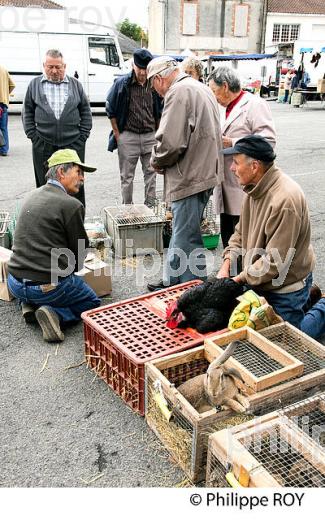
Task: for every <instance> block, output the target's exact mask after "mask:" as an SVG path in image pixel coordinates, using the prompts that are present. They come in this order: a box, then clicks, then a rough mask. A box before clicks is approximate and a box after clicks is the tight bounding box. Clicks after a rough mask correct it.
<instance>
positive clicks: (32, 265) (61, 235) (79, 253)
mask: <svg viewBox="0 0 325 520" xmlns="http://www.w3.org/2000/svg"><path fill="white" fill-rule="evenodd" d="M48 167H49V169H48V172H47V174H46V179H47V183H46V184H45V185H44V186H41V187H40V188H37V189H35V190H33V191H32V192H31V193H30V194H29V195H27V197H26V199H25V200H24V202H23V205H22V207H21V210H20V214H19V217H18V222H17V227H16V230H15V237H14V244H13V253H12V256H11V258H10V261H9V265H8V271H9V276H8V286H9V289H10V291H11V293H12V294H13V295H14V296H15V297H16V298H18V299H19V300H20V301H21V302H22V304H29V305H32V306H33V307H32V308H31V309H30V312H29V313H28V314H27V313H26V315H25V319H26V321H32V319H33V318H34V319H36V321H37V322H38V324H39V325H40V327H41V329H42V332H43V339H44V340H45V341H50V342H51V341H63V339H64V334H63V332H62V330H61V325H65V324H67V323H69V322H70V323H71V322H75V321H77V320H79V319H80V315H81V313H82V312H84V311H86V310H89V309H92V308H95V307H98V306H99V305H100V300H99V299H98V298H97V296H96V294H95V293H94V291H93V290H92V289H91V288H90V287H89V286H88V285H87V284H86V283H85V282H84V281H83V280H82V279H81V278H80V277H79V276H76V275H75V274H74V272H75V271H78V270H79V269H81V268H82V266H83V261H84V258H85V255H86V249H87V247H88V238H87V234H86V231H85V228H84V224H83V221H84V216H85V210H84V207H83V205H82V203H81V202H80V201H79V200H77V199H76V198H75V197H72V196H71V195H75V194H76V193H78V191H79V190H80V187H81V186H82V184H83V181H84V172H94V171H95V170H96V168H93V167H91V166H86V165H85V164H83V163H82V162H81V160H80V159H79V156H78V154H77V153H76V152H75V151H74V150H70V149H65V150H58V151H57V152H55V153H54V154H53V155H51V157H50V158H49V160H48ZM34 311H35V314H34Z"/></svg>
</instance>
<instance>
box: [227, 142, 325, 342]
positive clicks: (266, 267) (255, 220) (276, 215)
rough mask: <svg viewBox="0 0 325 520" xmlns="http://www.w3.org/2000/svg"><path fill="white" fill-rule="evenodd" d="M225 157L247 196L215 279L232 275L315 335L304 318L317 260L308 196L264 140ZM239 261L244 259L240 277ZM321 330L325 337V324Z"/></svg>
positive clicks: (242, 144)
mask: <svg viewBox="0 0 325 520" xmlns="http://www.w3.org/2000/svg"><path fill="white" fill-rule="evenodd" d="M223 153H224V154H227V155H232V165H231V171H232V172H233V174H234V175H235V176H236V177H237V179H238V181H239V183H240V185H241V186H242V187H243V189H244V191H245V192H246V193H247V195H248V196H247V197H246V199H245V200H244V203H243V207H242V212H241V215H240V219H239V223H238V224H237V226H236V228H235V232H234V234H233V235H232V236H231V238H230V240H229V245H228V247H226V249H225V250H224V252H223V258H224V261H223V264H222V266H221V269H220V270H219V273H218V275H217V276H218V278H224V277H228V276H232V277H233V279H234V280H235V281H236V282H238V283H241V284H244V285H248V286H250V287H251V288H252V289H254V290H255V291H256V292H257V293H258V294H260V295H262V296H264V297H265V298H266V299H267V301H268V302H269V303H270V304H271V305H272V306H273V308H274V309H275V311H276V312H277V313H278V314H279V315H280V316H281V317H282V318H283V319H284V320H286V321H288V322H289V323H291V324H292V325H294V326H296V327H298V328H301V329H302V330H303V331H304V332H307V333H308V334H310V335H313V336H314V333H315V330H316V329H315V326H314V325H313V330H311V328H310V323H311V321H312V320H311V319H310V318H311V316H308V314H309V313H307V315H306V316H305V311H306V309H307V308H308V303H309V291H310V288H311V285H312V271H313V268H314V265H315V255H314V251H313V247H312V245H311V243H310V235H311V230H310V218H309V211H308V207H307V202H306V199H305V196H304V193H303V192H302V190H301V188H300V186H299V185H298V184H297V183H296V182H295V181H294V180H292V179H291V178H290V177H289V176H287V175H285V174H284V173H283V172H282V171H281V170H280V169H279V168H278V167H277V166H276V165H275V164H274V159H275V153H274V151H273V148H272V146H271V145H270V144H269V142H268V141H267V140H266V139H265V138H264V137H261V136H259V135H250V136H248V137H245V138H243V139H239V140H238V141H237V142H236V144H235V146H234V147H232V148H227V149H225V150H224V151H223ZM238 259H242V268H241V270H240V272H239V273H237V265H238ZM321 302H322V300H320V302H319V304H318V305H323V306H324V309H323V310H324V311H325V300H324V301H323V303H321ZM313 309H314V307H313V308H312V309H311V310H310V311H309V312H314V311H313ZM324 315H325V314H323V316H324ZM306 320H307V322H308V323H306ZM322 329H324V332H325V321H324V320H323V321H322V323H320V329H319V330H320V331H321V330H322ZM318 335H319V334H318Z"/></svg>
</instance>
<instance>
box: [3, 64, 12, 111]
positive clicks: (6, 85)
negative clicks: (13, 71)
mask: <svg viewBox="0 0 325 520" xmlns="http://www.w3.org/2000/svg"><path fill="white" fill-rule="evenodd" d="M14 88H15V84H14V82H13V81H12V79H11V77H10V75H9V72H8V71H7V70H6V69H4V68H3V67H1V65H0V103H3V104H4V105H7V106H8V105H9V94H10V93H11V92H12V91H13V89H14Z"/></svg>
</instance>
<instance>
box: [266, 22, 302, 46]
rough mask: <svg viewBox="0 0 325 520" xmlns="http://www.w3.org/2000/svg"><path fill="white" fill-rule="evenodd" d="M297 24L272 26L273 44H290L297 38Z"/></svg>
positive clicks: (298, 27) (298, 26)
mask: <svg viewBox="0 0 325 520" xmlns="http://www.w3.org/2000/svg"><path fill="white" fill-rule="evenodd" d="M299 30H300V25H299V24H287V23H285V24H280V23H275V24H273V37H272V41H273V42H291V41H294V40H298V38H299Z"/></svg>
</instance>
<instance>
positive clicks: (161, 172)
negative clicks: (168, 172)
mask: <svg viewBox="0 0 325 520" xmlns="http://www.w3.org/2000/svg"><path fill="white" fill-rule="evenodd" d="M150 169H151V170H152V171H154V172H156V173H159V174H160V175H164V173H165V170H162V169H161V168H159V167H158V166H157V165H156V164H154V163H153V161H152V159H150Z"/></svg>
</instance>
